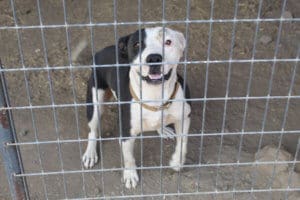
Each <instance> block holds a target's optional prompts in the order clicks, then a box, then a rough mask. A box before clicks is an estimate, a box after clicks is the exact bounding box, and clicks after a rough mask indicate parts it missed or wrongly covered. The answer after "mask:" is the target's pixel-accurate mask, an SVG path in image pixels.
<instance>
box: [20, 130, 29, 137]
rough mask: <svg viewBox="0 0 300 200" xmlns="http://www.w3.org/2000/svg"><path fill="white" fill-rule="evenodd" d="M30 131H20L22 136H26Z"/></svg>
mask: <svg viewBox="0 0 300 200" xmlns="http://www.w3.org/2000/svg"><path fill="white" fill-rule="evenodd" d="M28 133H29V131H28V130H21V131H20V132H19V135H20V136H26V135H27V134H28Z"/></svg>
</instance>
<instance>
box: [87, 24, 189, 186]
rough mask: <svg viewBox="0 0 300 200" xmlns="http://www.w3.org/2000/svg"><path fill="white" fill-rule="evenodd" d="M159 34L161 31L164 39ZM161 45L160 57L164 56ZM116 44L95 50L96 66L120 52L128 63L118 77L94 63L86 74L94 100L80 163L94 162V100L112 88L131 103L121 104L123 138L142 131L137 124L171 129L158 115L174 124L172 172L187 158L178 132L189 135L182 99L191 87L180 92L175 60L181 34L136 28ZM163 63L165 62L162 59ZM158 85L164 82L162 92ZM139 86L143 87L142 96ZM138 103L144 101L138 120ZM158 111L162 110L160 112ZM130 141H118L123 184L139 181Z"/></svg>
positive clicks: (98, 109) (97, 111)
mask: <svg viewBox="0 0 300 200" xmlns="http://www.w3.org/2000/svg"><path fill="white" fill-rule="evenodd" d="M163 31H165V33H163ZM163 34H165V37H164V39H165V40H164V41H163ZM140 35H141V38H140V39H139V36H140ZM139 41H140V42H139ZM163 46H164V47H163ZM163 48H164V57H163V56H162V55H163ZM117 49H118V52H116V47H115V46H109V47H106V48H104V49H103V50H101V51H99V52H98V53H96V55H95V63H96V64H97V65H110V64H115V63H116V54H118V63H119V64H126V66H125V67H124V66H120V67H119V80H117V68H116V67H115V66H112V67H97V68H96V70H95V71H93V72H92V74H91V76H90V79H89V83H88V91H87V103H93V104H94V105H89V106H87V117H88V121H89V123H88V125H89V128H90V133H89V136H88V138H89V141H88V145H87V148H86V151H85V153H84V155H83V158H82V162H83V164H84V166H85V167H86V168H90V167H93V166H94V164H95V163H96V162H97V161H98V156H97V151H96V140H95V139H96V138H97V137H98V136H97V129H98V125H99V118H98V117H99V114H101V112H102V108H101V106H99V107H98V106H97V105H95V104H98V103H99V102H102V101H103V100H104V96H105V92H106V91H109V90H110V91H112V93H113V94H114V95H115V97H116V98H118V99H119V100H120V101H121V102H122V101H127V102H128V101H131V102H132V103H130V104H121V106H120V107H121V123H122V136H123V137H129V138H130V137H131V136H137V135H138V134H140V133H141V123H142V130H143V131H152V130H157V132H158V133H159V134H161V135H167V134H168V133H169V134H170V132H171V131H170V129H168V128H167V127H163V128H162V123H161V122H162V119H161V118H162V117H163V124H164V125H169V124H174V127H175V131H176V149H175V152H174V154H173V156H172V159H171V161H170V166H171V167H172V168H173V169H174V170H176V171H178V170H180V168H181V166H182V165H183V164H184V162H185V156H186V152H187V137H185V136H180V135H181V134H188V130H189V126H190V112H191V106H190V104H189V103H187V101H186V99H187V98H189V90H188V88H186V90H185V91H186V92H185V94H184V90H183V79H182V77H181V76H179V75H178V74H177V72H176V69H177V64H176V63H178V62H179V60H180V58H181V57H182V55H183V51H184V49H185V38H184V36H183V34H182V33H180V32H177V31H175V30H172V29H169V28H165V29H163V28H162V27H154V28H145V29H142V30H141V31H140V32H139V31H136V32H135V33H132V34H130V35H128V36H125V37H122V38H120V39H119V41H118V48H117ZM162 62H164V63H163V64H162ZM139 64H142V66H140V65H139ZM127 65H128V66H127ZM95 73H96V74H95ZM95 78H96V79H95ZM141 79H142V80H141ZM118 81H119V83H118ZM118 84H119V87H120V88H119V93H118V89H117V88H118ZM162 87H164V88H163V89H164V92H163V96H162ZM140 88H142V96H141V95H140V94H141V93H140ZM97 95H98V97H97ZM140 100H147V103H141V102H140ZM151 100H152V101H153V102H151ZM169 100H172V101H169ZM176 100H178V101H176ZM148 101H149V103H148ZM140 106H142V119H141V113H140V112H141V107H140ZM183 109H184V110H183ZM162 110H164V111H163V116H162V112H161V111H162ZM182 111H183V112H184V114H182ZM161 130H163V131H161ZM134 141H135V139H134V138H131V139H123V140H122V142H121V148H122V154H123V160H124V167H125V169H124V173H123V179H124V182H125V186H126V187H127V188H134V187H136V185H137V182H138V181H139V177H138V174H137V171H136V169H135V168H136V164H135V159H134V155H133V149H134Z"/></svg>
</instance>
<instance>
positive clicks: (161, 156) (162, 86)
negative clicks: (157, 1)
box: [159, 0, 166, 199]
mask: <svg viewBox="0 0 300 200" xmlns="http://www.w3.org/2000/svg"><path fill="white" fill-rule="evenodd" d="M161 9H162V19H161V21H162V22H165V20H166V15H165V10H166V1H165V0H163V1H162V7H161ZM165 30H166V24H165V23H163V24H162V31H163V34H162V44H163V46H162V58H163V61H164V60H165ZM162 74H165V69H164V67H162ZM163 79H164V77H163ZM164 87H165V83H164V81H163V82H162V85H161V104H163V103H164V94H165V90H164ZM163 116H164V110H163V109H162V110H161V122H160V123H161V128H160V129H161V130H160V131H161V133H163V131H164V130H163V127H164V118H163ZM163 151H164V146H163V137H160V159H159V163H160V167H161V168H160V170H159V182H160V194H162V193H163V184H162V180H163V177H162V172H163V170H162V166H163V156H164V153H163ZM162 198H164V197H163V196H161V199H162Z"/></svg>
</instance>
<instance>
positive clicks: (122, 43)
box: [118, 35, 130, 58]
mask: <svg viewBox="0 0 300 200" xmlns="http://www.w3.org/2000/svg"><path fill="white" fill-rule="evenodd" d="M129 37H130V35H127V36H124V37H121V38H120V39H119V41H118V49H119V54H120V55H121V56H122V57H123V58H127V57H128V49H127V44H128V40H129Z"/></svg>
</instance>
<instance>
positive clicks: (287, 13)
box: [282, 11, 293, 19]
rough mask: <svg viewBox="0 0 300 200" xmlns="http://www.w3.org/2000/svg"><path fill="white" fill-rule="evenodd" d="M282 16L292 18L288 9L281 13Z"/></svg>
mask: <svg viewBox="0 0 300 200" xmlns="http://www.w3.org/2000/svg"><path fill="white" fill-rule="evenodd" d="M282 17H283V18H284V19H292V18H293V15H292V13H291V12H290V11H285V12H284V13H283V14H282Z"/></svg>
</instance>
